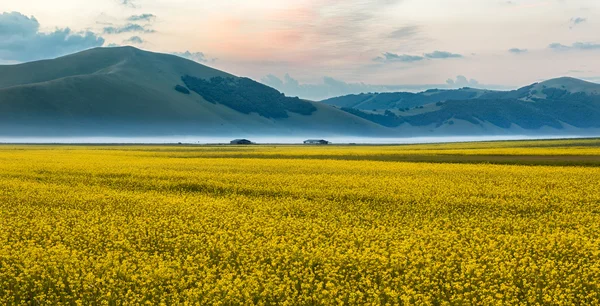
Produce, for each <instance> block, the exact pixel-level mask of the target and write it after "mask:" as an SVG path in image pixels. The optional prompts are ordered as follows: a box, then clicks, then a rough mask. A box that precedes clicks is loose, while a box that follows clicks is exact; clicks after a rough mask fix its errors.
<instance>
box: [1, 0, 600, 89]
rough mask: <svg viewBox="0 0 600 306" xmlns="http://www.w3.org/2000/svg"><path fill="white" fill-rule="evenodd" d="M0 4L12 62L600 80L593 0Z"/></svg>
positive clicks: (364, 85)
mask: <svg viewBox="0 0 600 306" xmlns="http://www.w3.org/2000/svg"><path fill="white" fill-rule="evenodd" d="M1 9H2V11H4V13H2V11H0V14H1V15H0V62H1V63H4V64H13V63H19V62H25V61H31V60H38V59H45V58H52V57H57V56H61V55H64V54H68V53H72V52H76V51H79V50H84V49H88V48H92V47H95V46H114V45H133V46H137V47H139V48H142V49H147V50H152V51H157V52H165V53H177V54H178V55H180V56H185V57H188V58H191V59H194V60H196V61H198V62H201V63H204V64H206V65H210V66H213V67H215V68H218V69H222V70H226V71H228V72H231V73H234V74H236V75H241V76H248V77H251V78H253V79H256V80H262V81H263V82H265V83H267V84H269V85H272V86H275V87H278V88H279V89H282V90H284V91H285V92H286V93H288V94H291V95H301V96H303V97H306V98H313V99H319V98H323V97H327V96H332V95H337V94H344V93H350V92H359V91H384V90H402V89H407V90H419V89H424V88H429V87H442V86H446V87H460V86H475V87H490V88H511V87H516V86H521V85H525V84H529V83H533V82H537V81H540V80H544V79H549V78H553V77H558V76H565V75H568V76H574V77H579V78H584V79H588V80H595V81H600V61H598V60H597V59H598V58H599V56H600V33H599V32H598V31H597V29H599V28H600V1H597V0H512V1H504V0H452V1H448V0H444V1H442V0H371V1H367V0H344V1H341V0H294V1H289V0H288V1H284V0H256V1H253V0H229V1H204V0H199V1H198V0H196V1H193V0H88V1H80V0H55V1H45V0H27V1H22V0H19V1H17V0H3V1H2V8H1ZM457 76H458V77H457Z"/></svg>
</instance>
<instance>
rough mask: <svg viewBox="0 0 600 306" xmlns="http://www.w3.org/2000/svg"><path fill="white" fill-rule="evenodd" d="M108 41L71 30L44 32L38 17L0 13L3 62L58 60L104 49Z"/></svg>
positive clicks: (90, 33) (87, 33)
mask: <svg viewBox="0 0 600 306" xmlns="http://www.w3.org/2000/svg"><path fill="white" fill-rule="evenodd" d="M103 44H104V38H102V37H100V36H98V35H96V34H95V33H92V32H90V31H87V32H73V31H72V30H71V29H69V28H64V29H56V30H54V31H52V32H48V33H43V32H40V24H39V22H38V20H37V19H36V18H35V17H33V16H32V17H27V16H25V15H23V14H21V13H19V12H12V13H2V14H0V60H3V61H17V62H25V61H32V60H39V59H48V58H55V57H59V56H62V55H66V54H71V53H75V52H78V51H82V50H86V49H90V48H94V47H100V46H102V45H103Z"/></svg>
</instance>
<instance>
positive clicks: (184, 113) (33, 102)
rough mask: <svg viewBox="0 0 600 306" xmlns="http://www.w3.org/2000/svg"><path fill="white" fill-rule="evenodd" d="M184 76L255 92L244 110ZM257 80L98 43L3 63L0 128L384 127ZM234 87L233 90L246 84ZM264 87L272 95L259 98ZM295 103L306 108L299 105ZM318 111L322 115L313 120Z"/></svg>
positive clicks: (368, 130) (217, 131) (229, 131)
mask: <svg viewBox="0 0 600 306" xmlns="http://www.w3.org/2000/svg"><path fill="white" fill-rule="evenodd" d="M185 77H189V78H193V79H195V80H206V81H207V82H210V81H212V80H214V79H223V80H228V81H230V82H233V83H236V84H237V83H240V82H243V83H244V84H250V85H248V86H250V88H251V89H256V90H257V91H258V93H259V94H257V95H255V96H252V97H250V96H249V97H247V98H248V99H250V100H248V99H246V100H245V103H246V106H247V108H246V109H245V110H249V111H245V112H244V111H242V109H239V108H236V107H237V106H239V105H228V104H227V102H230V100H231V99H226V97H222V96H217V97H216V98H214V97H213V99H212V101H210V102H209V101H207V99H205V98H206V96H207V94H208V92H207V91H196V92H194V91H191V92H190V91H189V90H188V89H187V88H185V86H186V84H184V82H183V80H182V79H183V78H185ZM177 85H179V87H178V88H179V91H178V90H176V89H175V87H176V86H177ZM261 86H263V85H260V84H258V83H256V82H253V81H251V80H249V79H244V78H237V77H235V76H233V75H230V74H228V73H225V72H222V71H218V70H215V69H212V68H209V67H206V66H204V65H200V64H198V63H196V62H193V61H189V60H186V59H183V58H180V57H176V56H172V55H166V54H159V53H152V52H146V51H142V50H139V49H135V48H132V47H122V48H97V49H92V50H88V51H84V52H80V53H77V54H73V55H69V56H65V57H61V58H58V59H54V60H46V61H38V62H31V63H26V64H20V65H13V66H0V134H1V135H5V136H18V135H36V136H44V135H77V136H81V135H111V136H118V135H119V136H120V135H128V136H131V135H134V136H135V135H169V134H187V135H204V134H210V135H232V136H238V135H242V134H243V135H252V134H269V135H275V134H281V133H283V134H297V135H298V134H300V135H301V134H307V133H310V134H313V135H314V134H316V133H320V134H323V135H327V134H348V135H373V134H381V133H386V129H385V128H384V127H382V126H380V125H377V124H375V123H372V122H370V121H367V120H364V119H361V118H359V117H356V116H353V115H351V114H348V113H346V112H343V111H340V110H338V109H336V108H333V107H330V106H327V105H323V104H320V103H313V102H307V101H300V100H293V99H291V98H286V97H282V96H278V95H280V94H279V93H277V92H275V93H273V91H274V90H272V89H270V88H268V87H267V88H264V87H266V86H264V87H261ZM234 89H235V90H237V93H238V94H239V93H246V92H247V91H246V89H242V88H237V87H236V88H234ZM186 91H187V92H186ZM265 92H268V93H269V95H270V96H271V97H272V99H271V100H269V101H266V100H264V99H257V98H256V96H258V97H262V96H263V95H262V93H265ZM273 99H275V100H273ZM261 103H277V105H279V106H281V108H283V113H282V112H279V116H275V117H273V116H265V114H264V113H260V112H257V111H254V110H256V109H258V108H260V107H263V108H266V109H272V107H271V105H270V104H266V105H262V104H261ZM299 105H300V106H301V107H304V108H305V109H308V110H310V112H307V111H304V112H303V111H301V110H299V107H300V106H299ZM248 107H250V108H248ZM294 111H296V112H299V113H294ZM317 118H320V119H319V120H321V121H320V122H315V120H316V119H317ZM326 118H328V120H327V119H326Z"/></svg>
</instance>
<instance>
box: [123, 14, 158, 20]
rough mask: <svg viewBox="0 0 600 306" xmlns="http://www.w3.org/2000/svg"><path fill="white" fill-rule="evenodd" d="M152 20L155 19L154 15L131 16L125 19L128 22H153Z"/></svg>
mask: <svg viewBox="0 0 600 306" xmlns="http://www.w3.org/2000/svg"><path fill="white" fill-rule="evenodd" d="M154 19H156V15H153V14H141V15H133V16H130V17H129V18H127V20H128V21H153V20H154Z"/></svg>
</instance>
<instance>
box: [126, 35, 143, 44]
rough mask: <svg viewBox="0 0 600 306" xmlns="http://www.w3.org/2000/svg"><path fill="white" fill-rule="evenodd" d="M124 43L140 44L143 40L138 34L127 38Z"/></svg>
mask: <svg viewBox="0 0 600 306" xmlns="http://www.w3.org/2000/svg"><path fill="white" fill-rule="evenodd" d="M123 43H124V44H136V45H140V44H143V43H144V40H143V39H142V38H141V37H139V36H132V37H130V38H129V39H127V40H125V41H123Z"/></svg>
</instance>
